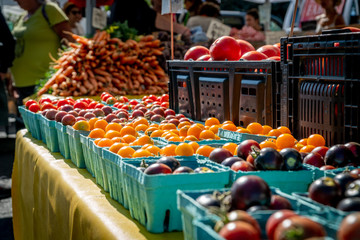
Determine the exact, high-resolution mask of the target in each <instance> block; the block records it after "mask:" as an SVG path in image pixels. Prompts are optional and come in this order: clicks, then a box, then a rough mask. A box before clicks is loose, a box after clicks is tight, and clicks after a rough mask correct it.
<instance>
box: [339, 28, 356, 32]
mask: <svg viewBox="0 0 360 240" xmlns="http://www.w3.org/2000/svg"><path fill="white" fill-rule="evenodd" d="M343 29H349V30H350V31H352V32H360V28H356V27H344V28H343Z"/></svg>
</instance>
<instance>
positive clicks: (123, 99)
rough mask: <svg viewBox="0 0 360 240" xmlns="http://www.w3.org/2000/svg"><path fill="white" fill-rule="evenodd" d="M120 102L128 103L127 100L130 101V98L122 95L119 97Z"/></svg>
mask: <svg viewBox="0 0 360 240" xmlns="http://www.w3.org/2000/svg"><path fill="white" fill-rule="evenodd" d="M119 102H121V103H127V102H129V99H128V98H127V97H125V96H121V97H119Z"/></svg>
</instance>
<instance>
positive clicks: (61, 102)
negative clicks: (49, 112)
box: [57, 99, 69, 108]
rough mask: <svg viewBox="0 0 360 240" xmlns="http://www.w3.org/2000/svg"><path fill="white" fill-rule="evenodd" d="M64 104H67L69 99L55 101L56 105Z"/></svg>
mask: <svg viewBox="0 0 360 240" xmlns="http://www.w3.org/2000/svg"><path fill="white" fill-rule="evenodd" d="M66 104H69V101H68V100H67V99H61V100H59V101H58V102H57V107H58V108H59V107H61V106H64V105H66Z"/></svg>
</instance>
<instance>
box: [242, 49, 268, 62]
mask: <svg viewBox="0 0 360 240" xmlns="http://www.w3.org/2000/svg"><path fill="white" fill-rule="evenodd" d="M267 58H268V57H267V56H266V55H265V54H263V53H259V52H257V51H250V52H247V53H245V54H244V55H242V57H241V59H244V60H248V61H260V60H264V59H267Z"/></svg>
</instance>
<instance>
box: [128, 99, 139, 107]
mask: <svg viewBox="0 0 360 240" xmlns="http://www.w3.org/2000/svg"><path fill="white" fill-rule="evenodd" d="M129 104H130V105H134V106H135V105H138V104H139V102H138V101H136V100H135V99H134V100H131V101H130V102H129Z"/></svg>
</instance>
